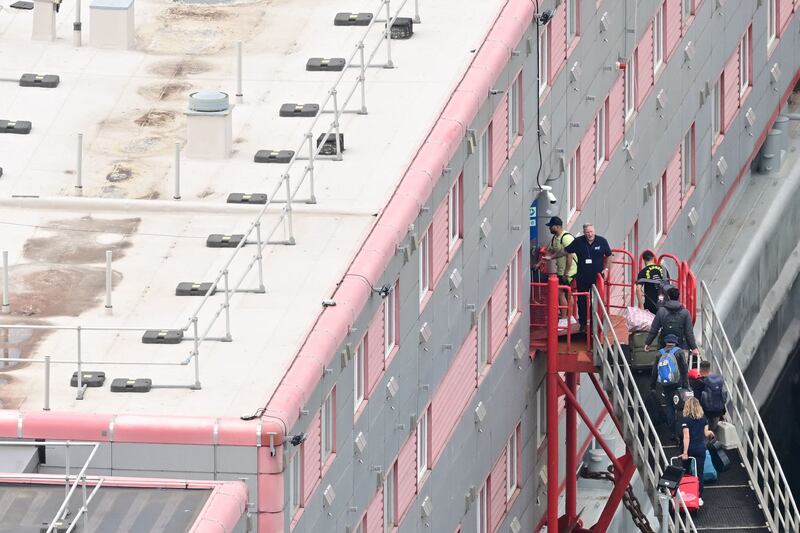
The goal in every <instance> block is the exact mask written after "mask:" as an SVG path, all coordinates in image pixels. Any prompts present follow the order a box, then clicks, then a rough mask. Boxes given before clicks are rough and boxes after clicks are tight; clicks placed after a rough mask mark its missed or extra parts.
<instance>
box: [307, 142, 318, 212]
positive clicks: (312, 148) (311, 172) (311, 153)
mask: <svg viewBox="0 0 800 533" xmlns="http://www.w3.org/2000/svg"><path fill="white" fill-rule="evenodd" d="M306 139H307V140H308V173H309V180H308V186H309V190H310V192H311V195H310V196H309V199H308V203H310V204H315V203H317V196H316V194H315V193H314V158H315V157H316V153H317V150H316V147H315V146H314V136H313V134H312V133H311V132H309V133H306Z"/></svg>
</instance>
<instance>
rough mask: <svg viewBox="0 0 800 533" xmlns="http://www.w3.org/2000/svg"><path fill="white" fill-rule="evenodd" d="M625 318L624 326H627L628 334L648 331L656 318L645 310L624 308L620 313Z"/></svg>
mask: <svg viewBox="0 0 800 533" xmlns="http://www.w3.org/2000/svg"><path fill="white" fill-rule="evenodd" d="M622 314H623V315H624V316H625V324H626V325H627V326H628V331H629V332H630V333H633V332H637V331H650V326H651V325H652V324H653V320H654V319H655V318H656V316H655V315H654V314H653V313H651V312H650V311H648V310H647V309H639V308H638V307H626V308H625V310H624V311H623V312H622Z"/></svg>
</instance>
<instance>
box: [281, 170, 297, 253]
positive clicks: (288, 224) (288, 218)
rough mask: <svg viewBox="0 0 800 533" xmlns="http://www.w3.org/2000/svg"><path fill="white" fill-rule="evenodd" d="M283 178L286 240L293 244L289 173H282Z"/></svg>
mask: <svg viewBox="0 0 800 533" xmlns="http://www.w3.org/2000/svg"><path fill="white" fill-rule="evenodd" d="M283 179H284V181H285V182H286V206H285V207H284V209H285V210H286V228H287V230H288V232H289V235H288V237H289V238H288V241H289V244H295V240H294V227H293V225H292V187H291V184H290V183H289V174H288V173H286V174H284V175H283Z"/></svg>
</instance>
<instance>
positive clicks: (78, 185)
mask: <svg viewBox="0 0 800 533" xmlns="http://www.w3.org/2000/svg"><path fill="white" fill-rule="evenodd" d="M75 192H77V193H78V194H81V193H82V192H83V133H79V134H78V160H77V164H76V166H75Z"/></svg>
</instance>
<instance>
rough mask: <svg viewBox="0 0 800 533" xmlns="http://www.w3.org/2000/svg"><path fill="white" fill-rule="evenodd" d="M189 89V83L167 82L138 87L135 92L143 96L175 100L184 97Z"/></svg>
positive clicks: (161, 99) (190, 86)
mask: <svg viewBox="0 0 800 533" xmlns="http://www.w3.org/2000/svg"><path fill="white" fill-rule="evenodd" d="M191 90H192V84H191V83H186V82H169V83H157V84H155V85H147V86H145V87H140V88H139V90H138V91H137V92H138V93H139V94H140V95H141V96H144V97H145V98H149V99H151V100H158V101H159V102H163V101H164V100H177V99H179V98H185V97H186V96H188V94H189V92H190V91H191Z"/></svg>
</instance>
